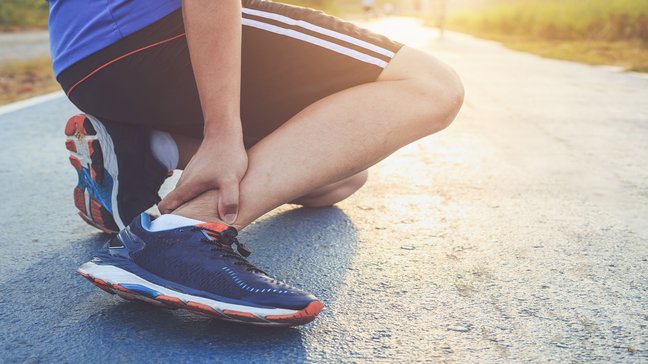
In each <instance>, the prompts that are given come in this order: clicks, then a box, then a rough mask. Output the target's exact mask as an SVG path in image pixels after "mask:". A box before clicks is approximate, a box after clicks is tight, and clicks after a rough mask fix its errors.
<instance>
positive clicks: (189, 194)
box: [158, 183, 202, 214]
mask: <svg viewBox="0 0 648 364" xmlns="http://www.w3.org/2000/svg"><path fill="white" fill-rule="evenodd" d="M201 192H202V190H200V189H199V188H197V186H196V185H195V184H191V183H178V185H177V186H176V187H175V188H174V189H173V191H171V192H169V194H168V195H166V196H165V197H164V198H163V199H162V201H160V203H159V204H158V209H159V210H160V212H161V213H163V214H169V213H171V212H173V210H175V209H177V208H178V207H180V206H182V205H183V204H184V203H185V202H187V201H191V200H192V199H193V198H194V197H196V196H198V195H199V194H200V193H201Z"/></svg>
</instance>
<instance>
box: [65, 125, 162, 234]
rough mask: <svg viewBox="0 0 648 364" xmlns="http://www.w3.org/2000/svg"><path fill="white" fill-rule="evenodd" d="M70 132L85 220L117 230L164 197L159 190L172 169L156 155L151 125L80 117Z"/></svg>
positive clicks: (69, 127)
mask: <svg viewBox="0 0 648 364" xmlns="http://www.w3.org/2000/svg"><path fill="white" fill-rule="evenodd" d="M65 135H67V137H68V139H67V140H66V142H65V147H66V148H67V149H68V150H69V151H70V163H72V166H73V167H74V169H75V170H76V171H77V173H78V177H79V180H78V183H77V186H76V187H75V188H74V205H75V206H76V207H77V209H78V210H79V216H81V218H82V219H83V220H84V221H85V222H87V223H88V224H90V225H92V226H94V227H96V228H98V229H100V230H101V231H103V232H105V233H108V234H113V233H117V232H118V231H119V230H120V229H123V228H124V227H125V225H126V224H128V223H130V222H131V220H132V219H133V218H135V217H136V216H138V215H139V214H140V213H142V212H143V211H146V210H147V209H148V208H150V207H151V206H153V205H154V204H156V203H157V202H159V201H160V197H159V195H158V190H159V189H160V186H161V185H162V183H163V182H164V180H165V179H166V177H168V176H169V174H170V172H169V171H167V170H166V169H165V168H164V166H162V165H161V164H160V163H159V162H158V161H157V160H156V159H155V158H154V157H153V153H152V152H151V147H150V131H149V130H148V129H146V128H143V127H139V126H131V125H121V124H117V123H106V122H101V121H99V120H98V119H97V118H94V117H92V116H90V115H76V116H73V117H72V118H71V119H70V120H68V122H67V124H66V125H65Z"/></svg>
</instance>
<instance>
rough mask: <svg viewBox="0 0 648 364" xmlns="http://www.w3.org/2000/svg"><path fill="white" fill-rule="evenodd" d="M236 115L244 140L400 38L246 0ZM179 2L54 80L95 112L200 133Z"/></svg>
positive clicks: (343, 83)
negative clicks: (239, 105)
mask: <svg viewBox="0 0 648 364" xmlns="http://www.w3.org/2000/svg"><path fill="white" fill-rule="evenodd" d="M242 3H243V15H242V16H243V18H242V22H243V44H242V48H243V49H242V57H243V59H242V71H241V72H242V77H241V82H242V83H241V119H242V123H243V136H244V141H245V145H246V147H248V148H249V147H250V146H252V145H254V144H255V143H256V142H258V141H259V140H261V139H262V138H263V137H265V136H266V135H268V134H270V133H271V132H272V131H273V130H275V129H276V128H278V127H279V126H280V125H281V124H283V123H285V122H286V121H288V120H289V119H290V118H291V117H292V116H294V115H295V114H297V113H298V112H300V111H301V110H303V109H305V108H306V107H307V106H309V105H311V104H313V103H314V102H316V101H317V100H320V99H322V98H324V97H326V96H328V95H331V94H333V93H336V92H338V91H341V90H344V89H348V88H350V87H353V86H356V85H360V84H363V83H367V82H373V81H375V80H376V79H377V77H378V76H379V74H380V72H381V71H382V70H383V69H384V68H385V66H386V65H387V63H388V62H389V61H390V60H391V58H392V57H393V56H394V54H395V53H396V52H397V51H398V50H399V49H400V48H401V47H402V45H401V44H399V43H396V42H393V41H391V40H389V39H388V38H386V37H383V36H380V35H377V34H374V33H372V32H370V31H367V30H365V29H361V28H359V27H357V26H355V25H353V24H351V23H347V22H344V21H342V20H340V19H338V18H335V17H331V16H328V15H326V14H324V13H322V12H320V11H316V10H312V9H306V8H301V7H295V6H289V5H284V4H278V3H273V2H269V1H261V0H244V1H243V2H242ZM184 32H185V30H184V24H183V21H182V11H181V10H177V11H175V12H173V13H171V14H170V15H168V16H166V17H165V18H163V19H161V20H159V21H157V22H156V23H154V24H152V25H150V26H148V27H146V28H144V29H142V30H140V31H138V32H136V33H134V34H132V35H130V36H127V37H125V38H124V39H122V40H120V41H119V42H117V43H115V44H113V45H110V46H108V47H106V48H104V49H102V50H100V51H99V52H97V53H94V54H92V55H91V56H89V57H87V58H85V59H83V60H81V61H79V62H77V63H75V64H74V65H72V66H71V67H69V68H68V69H66V70H64V71H63V72H62V73H61V74H60V75H59V76H58V77H57V79H58V81H59V83H60V84H61V86H62V87H63V89H64V90H65V92H66V93H67V95H68V97H69V99H70V100H71V101H72V102H73V103H74V104H75V105H76V106H77V107H78V108H79V109H81V110H82V111H83V112H85V113H88V114H91V115H93V116H95V117H97V118H99V119H100V120H103V121H109V122H119V123H132V124H140V125H146V126H149V127H151V128H154V129H158V130H164V131H169V132H173V133H179V134H183V135H188V136H194V137H200V138H201V137H202V133H203V115H202V109H201V107H200V100H199V98H198V90H197V88H196V83H195V79H194V75H193V70H192V67H191V60H190V59H189V49H188V46H187V41H186V37H185V35H184Z"/></svg>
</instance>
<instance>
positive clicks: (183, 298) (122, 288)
mask: <svg viewBox="0 0 648 364" xmlns="http://www.w3.org/2000/svg"><path fill="white" fill-rule="evenodd" d="M78 271H79V273H80V274H81V275H82V276H83V277H85V278H86V279H87V280H88V281H90V282H91V283H92V284H94V285H95V286H97V287H99V288H100V289H102V290H103V291H105V292H108V293H110V294H116V295H118V296H119V297H121V298H123V299H125V300H129V301H132V300H139V301H143V302H146V303H149V304H152V305H154V306H157V307H161V308H167V309H173V310H175V309H186V310H188V311H190V312H192V313H195V314H198V315H202V316H207V317H210V318H215V319H219V320H225V321H233V322H237V323H244V324H252V325H259V326H298V325H304V324H307V323H309V322H311V321H313V320H315V318H316V317H317V315H318V314H319V313H320V312H321V311H322V308H323V307H324V305H323V303H322V302H321V301H317V300H316V301H312V302H310V303H308V304H307V305H306V306H305V307H303V308H302V309H299V310H289V309H281V308H271V307H252V306H245V305H236V304H232V303H227V302H220V301H217V300H214V299H211V298H206V297H201V296H196V295H190V294H187V293H183V292H179V291H177V290H173V289H170V288H167V287H163V286H159V285H156V284H152V283H150V282H148V281H146V280H145V279H142V278H141V277H138V276H135V275H132V274H131V273H130V272H126V271H123V270H121V269H120V268H119V267H116V266H110V265H108V266H102V265H98V264H95V263H93V261H90V262H88V263H86V264H84V265H82V266H81V267H80V268H79V270H78ZM109 271H110V273H109ZM111 273H112V274H111ZM97 275H100V276H102V278H99V277H97ZM111 277H112V278H111ZM120 279H121V280H120ZM113 281H117V283H115V282H113ZM129 281H130V282H129Z"/></svg>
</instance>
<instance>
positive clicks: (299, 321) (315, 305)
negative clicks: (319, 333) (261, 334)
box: [265, 301, 324, 325]
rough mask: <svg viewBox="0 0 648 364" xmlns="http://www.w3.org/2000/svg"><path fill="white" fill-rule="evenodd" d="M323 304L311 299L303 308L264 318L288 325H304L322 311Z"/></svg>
mask: <svg viewBox="0 0 648 364" xmlns="http://www.w3.org/2000/svg"><path fill="white" fill-rule="evenodd" d="M323 307H324V304H323V303H322V302H321V301H313V302H311V303H309V304H308V306H306V307H305V308H303V309H301V310H299V311H297V312H295V313H293V314H290V315H269V316H266V317H265V319H266V320H269V321H272V322H276V323H285V324H289V325H304V324H307V323H309V322H311V321H313V320H315V317H317V315H318V314H319V313H320V312H322V308H323Z"/></svg>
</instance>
